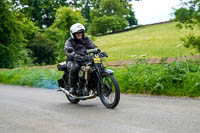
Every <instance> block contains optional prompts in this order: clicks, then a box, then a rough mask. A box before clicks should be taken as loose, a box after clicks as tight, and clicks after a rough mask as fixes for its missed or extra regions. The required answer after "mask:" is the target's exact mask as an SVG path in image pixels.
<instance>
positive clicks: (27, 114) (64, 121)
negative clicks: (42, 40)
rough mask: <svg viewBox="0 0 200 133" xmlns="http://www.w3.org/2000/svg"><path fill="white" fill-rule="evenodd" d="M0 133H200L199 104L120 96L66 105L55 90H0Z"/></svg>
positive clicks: (169, 98) (177, 99) (185, 100)
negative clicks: (109, 101)
mask: <svg viewBox="0 0 200 133" xmlns="http://www.w3.org/2000/svg"><path fill="white" fill-rule="evenodd" d="M0 133H200V99H191V98H175V97H160V96H139V95H123V94H122V95H121V100H120V103H119V105H118V106H117V108H115V109H107V108H105V107H104V106H103V104H102V103H101V102H100V99H99V98H96V99H92V100H87V101H81V102H80V103H79V104H77V105H73V104H70V103H69V102H68V101H67V99H66V97H65V95H64V94H63V93H61V92H56V90H48V89H42V88H29V87H20V86H10V85H0Z"/></svg>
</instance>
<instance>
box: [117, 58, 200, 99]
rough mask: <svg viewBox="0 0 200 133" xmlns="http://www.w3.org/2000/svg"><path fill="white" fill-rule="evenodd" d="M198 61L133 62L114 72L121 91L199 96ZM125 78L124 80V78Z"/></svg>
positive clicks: (199, 68) (199, 71)
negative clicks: (157, 63) (152, 63)
mask: <svg viewBox="0 0 200 133" xmlns="http://www.w3.org/2000/svg"><path fill="white" fill-rule="evenodd" d="M199 65H200V62H199V61H197V62H192V61H188V62H182V63H181V62H175V63H172V64H169V65H168V66H166V65H150V64H140V63H139V64H135V65H133V66H131V67H128V68H127V69H125V70H118V71H116V72H115V74H116V75H117V79H118V81H119V84H120V87H121V89H122V92H128V93H142V94H153V95H169V96H200V93H199V92H200V91H199V90H200V86H199V84H200V82H199V81H200V75H199V74H200V67H199ZM124 79H126V80H124Z"/></svg>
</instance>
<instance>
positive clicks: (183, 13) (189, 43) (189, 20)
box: [174, 0, 200, 53]
mask: <svg viewBox="0 0 200 133" xmlns="http://www.w3.org/2000/svg"><path fill="white" fill-rule="evenodd" d="M174 15H175V20H176V21H178V22H179V23H178V25H177V26H178V27H180V28H182V27H183V26H185V27H186V28H190V29H193V28H194V26H196V25H198V26H200V0H190V1H189V2H185V3H182V7H181V8H179V9H176V10H175V12H174ZM181 40H182V41H183V43H184V46H185V47H187V48H189V47H193V48H196V49H197V50H198V52H199V53H200V36H196V35H194V34H190V35H187V36H186V37H185V38H182V39H181Z"/></svg>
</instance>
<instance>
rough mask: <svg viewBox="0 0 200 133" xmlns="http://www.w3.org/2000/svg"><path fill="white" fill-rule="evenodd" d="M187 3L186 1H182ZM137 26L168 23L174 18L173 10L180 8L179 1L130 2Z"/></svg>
mask: <svg viewBox="0 0 200 133" xmlns="http://www.w3.org/2000/svg"><path fill="white" fill-rule="evenodd" d="M182 1H183V2H187V1H188V0H182ZM131 3H132V5H133V9H134V11H135V16H136V18H137V20H138V24H151V23H157V22H163V21H168V20H170V19H172V18H173V17H174V16H173V15H172V14H173V8H178V7H180V3H181V2H180V0H142V1H134V0H133V1H132V2H131Z"/></svg>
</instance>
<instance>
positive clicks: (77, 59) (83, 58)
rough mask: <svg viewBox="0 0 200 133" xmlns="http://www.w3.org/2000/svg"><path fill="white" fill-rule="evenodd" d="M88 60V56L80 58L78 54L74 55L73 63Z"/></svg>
mask: <svg viewBox="0 0 200 133" xmlns="http://www.w3.org/2000/svg"><path fill="white" fill-rule="evenodd" d="M89 59H90V57H89V56H87V55H86V56H81V55H79V54H75V55H74V61H88V60H89Z"/></svg>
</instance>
